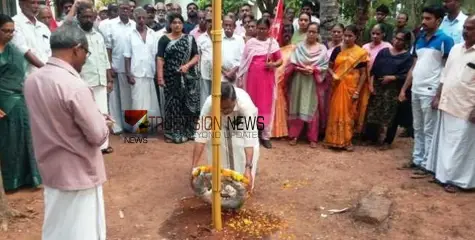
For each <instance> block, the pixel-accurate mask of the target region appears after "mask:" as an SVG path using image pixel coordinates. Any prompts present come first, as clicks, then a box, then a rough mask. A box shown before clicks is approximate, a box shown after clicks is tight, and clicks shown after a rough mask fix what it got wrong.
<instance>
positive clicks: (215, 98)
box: [211, 0, 224, 231]
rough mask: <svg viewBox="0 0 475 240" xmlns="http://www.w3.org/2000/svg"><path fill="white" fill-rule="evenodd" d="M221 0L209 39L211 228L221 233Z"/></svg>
mask: <svg viewBox="0 0 475 240" xmlns="http://www.w3.org/2000/svg"><path fill="white" fill-rule="evenodd" d="M221 1H222V0H213V4H212V9H213V27H212V29H211V39H212V40H213V87H212V90H211V91H212V104H211V106H212V118H213V136H212V144H213V147H212V149H213V205H212V208H213V211H212V216H213V226H214V228H215V229H216V230H217V231H221V229H222V228H223V223H222V220H221V157H220V145H221V141H220V137H224V136H219V134H220V133H221V131H220V129H219V127H220V126H221V65H222V63H221V62H222V60H221V42H222V24H221V6H222V2H221Z"/></svg>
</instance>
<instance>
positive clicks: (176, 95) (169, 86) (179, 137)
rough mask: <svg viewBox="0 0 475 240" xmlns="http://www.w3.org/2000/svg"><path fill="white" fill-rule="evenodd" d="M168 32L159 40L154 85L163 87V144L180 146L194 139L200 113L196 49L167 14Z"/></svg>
mask: <svg viewBox="0 0 475 240" xmlns="http://www.w3.org/2000/svg"><path fill="white" fill-rule="evenodd" d="M168 20H169V21H168V22H169V23H170V28H171V31H169V32H170V33H169V34H167V35H164V36H163V37H162V38H160V40H159V42H158V53H157V83H158V85H159V86H163V87H164V92H165V111H164V113H165V121H164V123H163V126H164V129H165V130H164V132H165V141H166V142H168V143H171V142H173V143H184V142H187V141H188V140H191V139H193V138H194V134H195V123H196V120H197V119H198V117H199V111H200V109H199V108H200V81H199V80H200V77H199V71H198V68H197V63H198V60H199V55H198V47H197V46H196V42H195V39H194V37H193V36H191V35H187V34H184V33H183V23H184V20H183V17H182V16H181V15H179V14H171V15H170V16H169V19H168Z"/></svg>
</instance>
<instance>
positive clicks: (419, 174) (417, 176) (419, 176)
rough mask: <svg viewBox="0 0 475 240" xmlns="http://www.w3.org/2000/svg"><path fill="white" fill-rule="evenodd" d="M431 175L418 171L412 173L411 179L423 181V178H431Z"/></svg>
mask: <svg viewBox="0 0 475 240" xmlns="http://www.w3.org/2000/svg"><path fill="white" fill-rule="evenodd" d="M429 176H430V174H429V173H428V172H426V171H423V170H416V171H414V172H413V173H412V176H411V178H412V179H422V178H427V177H429Z"/></svg>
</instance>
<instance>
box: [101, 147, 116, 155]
mask: <svg viewBox="0 0 475 240" xmlns="http://www.w3.org/2000/svg"><path fill="white" fill-rule="evenodd" d="M101 151H102V154H110V153H113V152H114V149H113V148H112V147H110V146H109V147H107V148H106V149H102V150H101Z"/></svg>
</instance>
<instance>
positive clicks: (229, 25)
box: [223, 16, 236, 38]
mask: <svg viewBox="0 0 475 240" xmlns="http://www.w3.org/2000/svg"><path fill="white" fill-rule="evenodd" d="M223 29H224V35H226V37H228V38H231V37H232V36H233V34H234V30H235V29H236V24H235V22H234V19H233V18H232V17H230V16H224V18H223Z"/></svg>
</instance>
